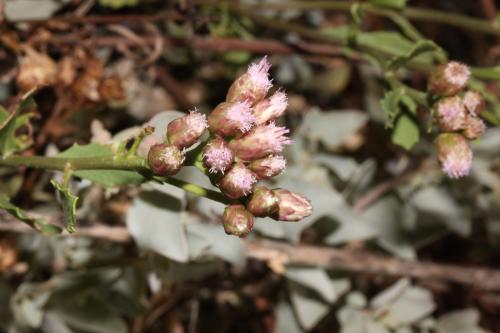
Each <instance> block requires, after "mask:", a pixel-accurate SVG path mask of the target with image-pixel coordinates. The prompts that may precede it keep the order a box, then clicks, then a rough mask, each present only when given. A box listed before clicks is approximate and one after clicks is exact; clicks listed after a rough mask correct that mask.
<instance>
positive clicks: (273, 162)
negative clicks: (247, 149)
mask: <svg viewBox="0 0 500 333" xmlns="http://www.w3.org/2000/svg"><path fill="white" fill-rule="evenodd" d="M261 165H262V166H263V167H264V168H265V169H266V170H267V175H266V176H267V177H271V176H273V174H280V173H281V172H283V170H285V168H286V159H285V158H284V157H283V156H280V155H278V156H269V157H267V158H265V159H264V160H263V161H262V163H261Z"/></svg>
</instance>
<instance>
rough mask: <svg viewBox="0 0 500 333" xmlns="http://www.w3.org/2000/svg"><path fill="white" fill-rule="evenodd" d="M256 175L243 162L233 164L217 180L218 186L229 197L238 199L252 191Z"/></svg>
mask: <svg viewBox="0 0 500 333" xmlns="http://www.w3.org/2000/svg"><path fill="white" fill-rule="evenodd" d="M256 182H257V177H255V174H254V173H253V172H252V171H250V170H249V169H248V168H247V167H245V166H244V165H243V164H241V163H239V164H235V165H234V166H233V167H232V168H231V170H229V171H228V172H227V173H226V174H225V175H224V177H222V179H221V181H220V182H219V188H220V189H221V191H222V192H223V193H224V194H225V195H226V196H227V197H228V198H230V199H239V198H242V197H244V196H247V195H248V194H250V193H251V192H252V188H253V186H254V185H255V183H256Z"/></svg>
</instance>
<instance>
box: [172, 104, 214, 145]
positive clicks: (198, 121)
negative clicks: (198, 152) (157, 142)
mask: <svg viewBox="0 0 500 333" xmlns="http://www.w3.org/2000/svg"><path fill="white" fill-rule="evenodd" d="M207 127H208V123H207V117H206V116H205V115H204V114H202V113H199V112H197V111H196V110H194V111H190V112H189V114H187V115H185V116H183V117H180V118H177V119H174V120H172V121H171V122H170V123H169V124H168V126H167V140H168V142H169V143H171V144H173V145H175V146H177V147H178V148H186V147H189V146H191V145H193V144H194V143H195V142H196V141H197V140H198V139H199V138H200V136H201V135H202V134H203V132H204V131H205V130H206V129H207Z"/></svg>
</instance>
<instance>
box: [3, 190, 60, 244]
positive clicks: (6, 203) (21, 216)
mask: <svg viewBox="0 0 500 333" xmlns="http://www.w3.org/2000/svg"><path fill="white" fill-rule="evenodd" d="M0 209H4V210H5V211H7V212H8V213H9V214H11V215H12V216H14V217H15V218H17V219H18V220H20V221H23V222H24V223H26V224H27V225H29V226H30V227H32V228H33V229H36V230H38V231H40V232H41V233H42V234H44V235H47V236H51V235H56V234H60V233H61V231H62V230H61V228H60V227H58V226H56V225H54V224H49V223H46V222H45V221H43V220H41V219H35V218H33V217H30V216H29V215H28V214H27V213H26V212H25V211H24V210H22V209H21V208H19V207H17V206H16V205H14V204H12V203H11V202H10V200H9V197H7V195H5V193H0Z"/></svg>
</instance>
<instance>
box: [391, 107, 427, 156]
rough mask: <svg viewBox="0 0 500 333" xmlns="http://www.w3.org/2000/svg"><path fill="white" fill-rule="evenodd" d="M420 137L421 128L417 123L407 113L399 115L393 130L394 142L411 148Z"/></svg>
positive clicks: (408, 148) (407, 148)
mask: <svg viewBox="0 0 500 333" xmlns="http://www.w3.org/2000/svg"><path fill="white" fill-rule="evenodd" d="M419 139H420V130H419V128H418V125H417V123H416V122H415V121H414V120H413V119H412V118H411V117H410V116H409V115H406V114H402V115H401V116H399V118H398V120H397V121H396V126H395V127H394V131H393V132H392V142H394V143H395V144H397V145H398V146H401V147H403V148H405V149H406V150H410V149H411V148H412V147H413V146H414V145H415V144H416V143H417V142H418V140H419Z"/></svg>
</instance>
